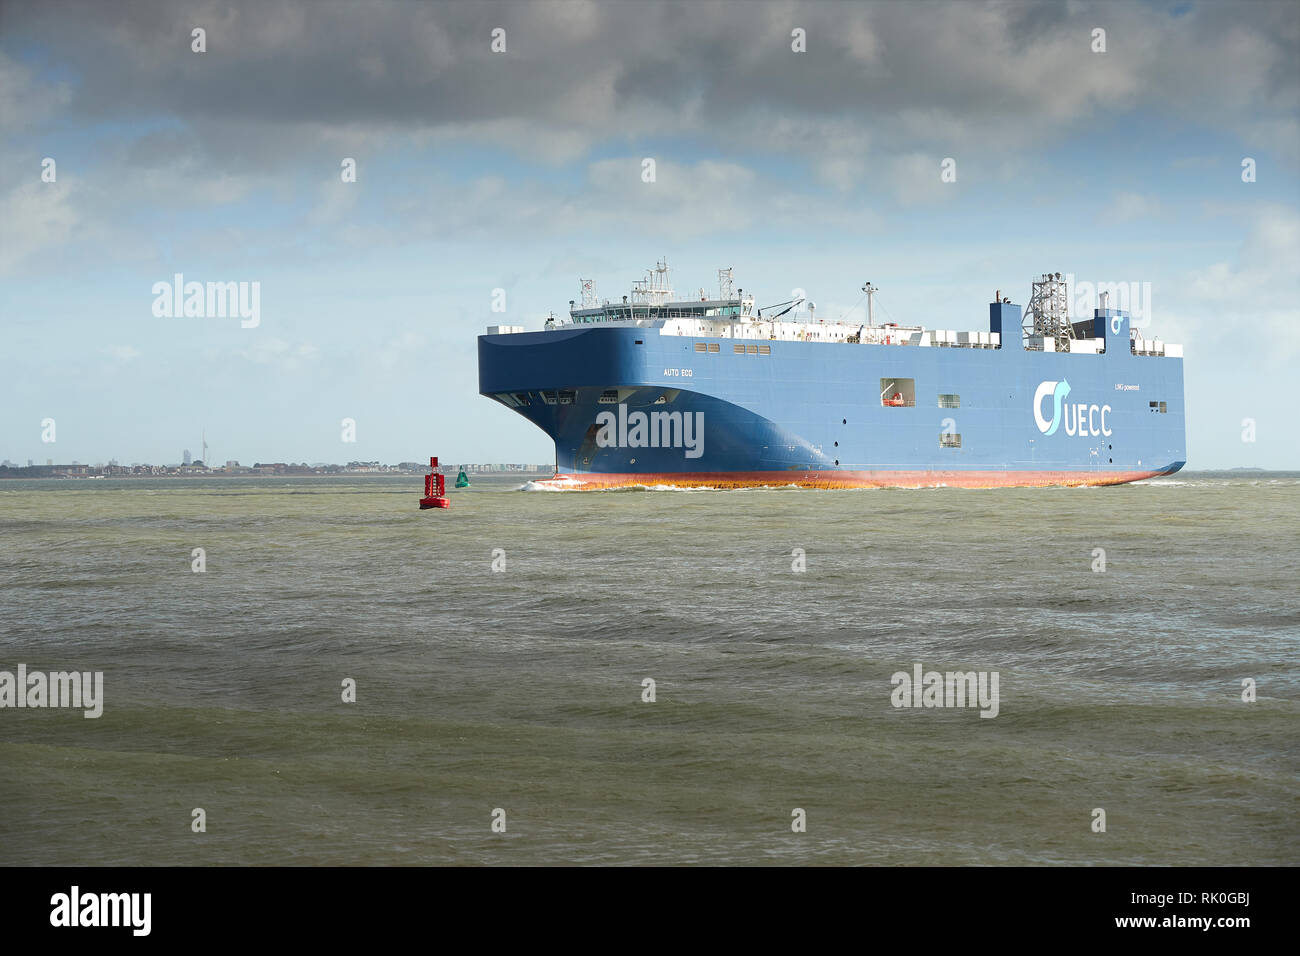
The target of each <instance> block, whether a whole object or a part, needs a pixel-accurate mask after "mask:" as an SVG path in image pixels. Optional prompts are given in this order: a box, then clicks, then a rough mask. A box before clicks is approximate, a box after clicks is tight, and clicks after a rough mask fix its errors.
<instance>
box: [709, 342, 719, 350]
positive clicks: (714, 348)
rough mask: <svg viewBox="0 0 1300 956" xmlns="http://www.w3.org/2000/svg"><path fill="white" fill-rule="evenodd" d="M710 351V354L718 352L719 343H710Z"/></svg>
mask: <svg viewBox="0 0 1300 956" xmlns="http://www.w3.org/2000/svg"><path fill="white" fill-rule="evenodd" d="M709 351H710V352H716V351H718V343H717V342H710V343H709Z"/></svg>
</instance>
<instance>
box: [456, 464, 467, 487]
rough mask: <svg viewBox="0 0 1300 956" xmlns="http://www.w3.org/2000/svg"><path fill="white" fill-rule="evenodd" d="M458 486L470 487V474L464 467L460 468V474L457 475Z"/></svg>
mask: <svg viewBox="0 0 1300 956" xmlns="http://www.w3.org/2000/svg"><path fill="white" fill-rule="evenodd" d="M456 487H457V488H468V487H469V476H468V475H466V474H465V469H464V468H462V469H461V470H460V474H459V475H457V476H456Z"/></svg>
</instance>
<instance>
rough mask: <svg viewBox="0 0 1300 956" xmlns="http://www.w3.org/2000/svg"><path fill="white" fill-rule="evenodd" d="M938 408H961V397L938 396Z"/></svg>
mask: <svg viewBox="0 0 1300 956" xmlns="http://www.w3.org/2000/svg"><path fill="white" fill-rule="evenodd" d="M939 407H940V408H961V396H960V395H940V396H939Z"/></svg>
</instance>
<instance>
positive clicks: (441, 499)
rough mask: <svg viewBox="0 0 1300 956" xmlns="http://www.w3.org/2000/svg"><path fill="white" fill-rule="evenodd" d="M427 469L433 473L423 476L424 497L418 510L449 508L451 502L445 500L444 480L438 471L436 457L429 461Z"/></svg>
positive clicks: (445, 487) (445, 488)
mask: <svg viewBox="0 0 1300 956" xmlns="http://www.w3.org/2000/svg"><path fill="white" fill-rule="evenodd" d="M429 467H430V468H432V469H433V471H432V472H431V473H430V474H427V475H425V476H424V497H423V498H421V499H420V509H421V510H423V509H425V508H449V507H451V502H449V501H448V500H447V486H446V479H445V478H443V476H442V473H441V472H440V471H438V459H437V458H436V457H434V458H430V459H429Z"/></svg>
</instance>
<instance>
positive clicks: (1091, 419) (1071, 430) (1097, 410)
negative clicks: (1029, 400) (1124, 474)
mask: <svg viewBox="0 0 1300 956" xmlns="http://www.w3.org/2000/svg"><path fill="white" fill-rule="evenodd" d="M1069 394H1070V383H1069V382H1067V381H1066V380H1065V379H1061V381H1059V382H1039V383H1038V388H1037V390H1035V392H1034V424H1035V425H1037V426H1038V430H1039V431H1040V432H1042V433H1043V434H1044V435H1055V434H1056V431H1057V429H1058V428H1060V427H1061V425H1062V424H1064V425H1065V433H1066V434H1067V435H1078V436H1079V437H1081V438H1082V437H1085V436H1088V435H1092V436H1094V437H1095V436H1097V435H1105V436H1107V437H1109V436H1110V434H1111V429H1110V425H1109V424H1108V423H1107V421H1106V416H1107V415H1109V414H1110V410H1111V409H1110V406H1109V405H1088V404H1086V403H1080V402H1074V403H1066V401H1065V399H1066V397H1067V396H1068V395H1069ZM1048 395H1051V396H1052V419H1051V421H1048V420H1047V419H1046V418H1045V417H1044V416H1043V399H1045V398H1046V397H1047V396H1048Z"/></svg>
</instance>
